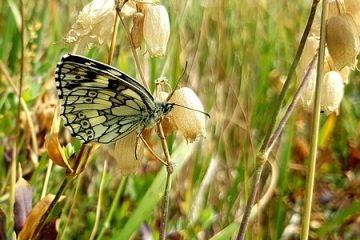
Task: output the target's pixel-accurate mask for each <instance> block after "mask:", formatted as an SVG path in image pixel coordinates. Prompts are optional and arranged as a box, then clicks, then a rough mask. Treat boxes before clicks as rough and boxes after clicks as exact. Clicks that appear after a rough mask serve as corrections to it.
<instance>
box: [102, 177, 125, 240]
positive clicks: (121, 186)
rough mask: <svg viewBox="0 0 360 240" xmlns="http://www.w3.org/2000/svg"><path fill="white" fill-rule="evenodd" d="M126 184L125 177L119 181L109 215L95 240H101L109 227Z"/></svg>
mask: <svg viewBox="0 0 360 240" xmlns="http://www.w3.org/2000/svg"><path fill="white" fill-rule="evenodd" d="M126 182H127V177H126V176H124V177H122V178H121V181H120V184H119V187H118V189H117V190H116V193H115V197H114V199H113V200H112V204H111V207H110V211H109V214H108V215H107V217H106V220H105V222H104V224H103V226H102V228H101V230H100V233H99V235H98V236H97V238H96V239H97V240H100V239H103V236H104V234H105V231H106V230H107V229H108V228H109V227H110V222H111V219H112V217H113V215H114V213H115V210H116V208H117V206H118V204H119V199H120V196H121V195H122V193H123V192H124V189H125V185H126Z"/></svg>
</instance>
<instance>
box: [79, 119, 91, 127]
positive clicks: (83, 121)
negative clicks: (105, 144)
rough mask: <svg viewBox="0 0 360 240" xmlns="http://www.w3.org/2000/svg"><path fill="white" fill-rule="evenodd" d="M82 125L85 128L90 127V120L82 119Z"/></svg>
mask: <svg viewBox="0 0 360 240" xmlns="http://www.w3.org/2000/svg"><path fill="white" fill-rule="evenodd" d="M80 125H81V126H82V127H83V128H88V127H90V123H89V121H88V120H82V121H81V122H80Z"/></svg>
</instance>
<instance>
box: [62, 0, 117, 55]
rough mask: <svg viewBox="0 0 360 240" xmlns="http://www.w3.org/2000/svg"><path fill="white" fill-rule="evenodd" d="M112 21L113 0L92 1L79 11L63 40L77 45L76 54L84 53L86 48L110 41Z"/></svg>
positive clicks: (113, 14)
mask: <svg viewBox="0 0 360 240" xmlns="http://www.w3.org/2000/svg"><path fill="white" fill-rule="evenodd" d="M114 19H115V1H114V0H94V1H92V2H90V3H89V4H87V5H86V6H85V7H84V8H83V9H82V10H81V11H80V13H79V15H78V17H77V19H76V22H75V23H74V24H73V25H72V26H71V29H70V31H69V32H68V34H67V35H66V36H65V37H64V40H65V42H67V43H78V52H80V53H81V52H85V50H86V49H87V48H90V47H92V46H93V45H101V44H103V43H104V41H106V40H108V39H110V37H111V33H112V30H113V29H112V26H113V24H114Z"/></svg>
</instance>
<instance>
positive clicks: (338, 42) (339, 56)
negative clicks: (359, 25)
mask: <svg viewBox="0 0 360 240" xmlns="http://www.w3.org/2000/svg"><path fill="white" fill-rule="evenodd" d="M326 41H327V47H328V49H329V53H330V55H331V57H332V59H333V61H334V66H335V68H336V69H337V70H341V69H342V68H343V67H345V66H348V67H350V68H352V69H353V68H355V66H356V56H357V55H358V53H359V51H360V40H359V33H358V32H357V29H356V25H355V23H354V20H353V18H352V17H351V16H350V15H349V14H340V15H337V16H334V17H331V18H329V19H328V21H327V25H326Z"/></svg>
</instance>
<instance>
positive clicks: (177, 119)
mask: <svg viewBox="0 0 360 240" xmlns="http://www.w3.org/2000/svg"><path fill="white" fill-rule="evenodd" d="M169 101H170V102H174V103H176V104H178V105H181V106H184V107H187V108H191V109H196V110H198V111H201V112H204V107H203V105H202V103H201V101H200V99H199V98H198V96H197V95H196V94H195V93H194V91H193V90H192V89H191V88H188V87H183V88H180V89H178V90H176V91H175V92H174V94H173V96H172V97H171V99H170V100H169ZM181 106H174V108H173V110H172V111H171V112H170V116H171V118H172V120H173V121H174V124H175V126H176V128H177V129H178V130H179V131H180V132H181V133H182V134H183V135H184V137H185V139H186V140H188V141H190V142H193V141H196V140H198V139H199V137H205V136H206V129H205V118H206V116H205V114H204V113H201V112H197V111H194V110H190V109H186V108H183V107H181Z"/></svg>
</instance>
